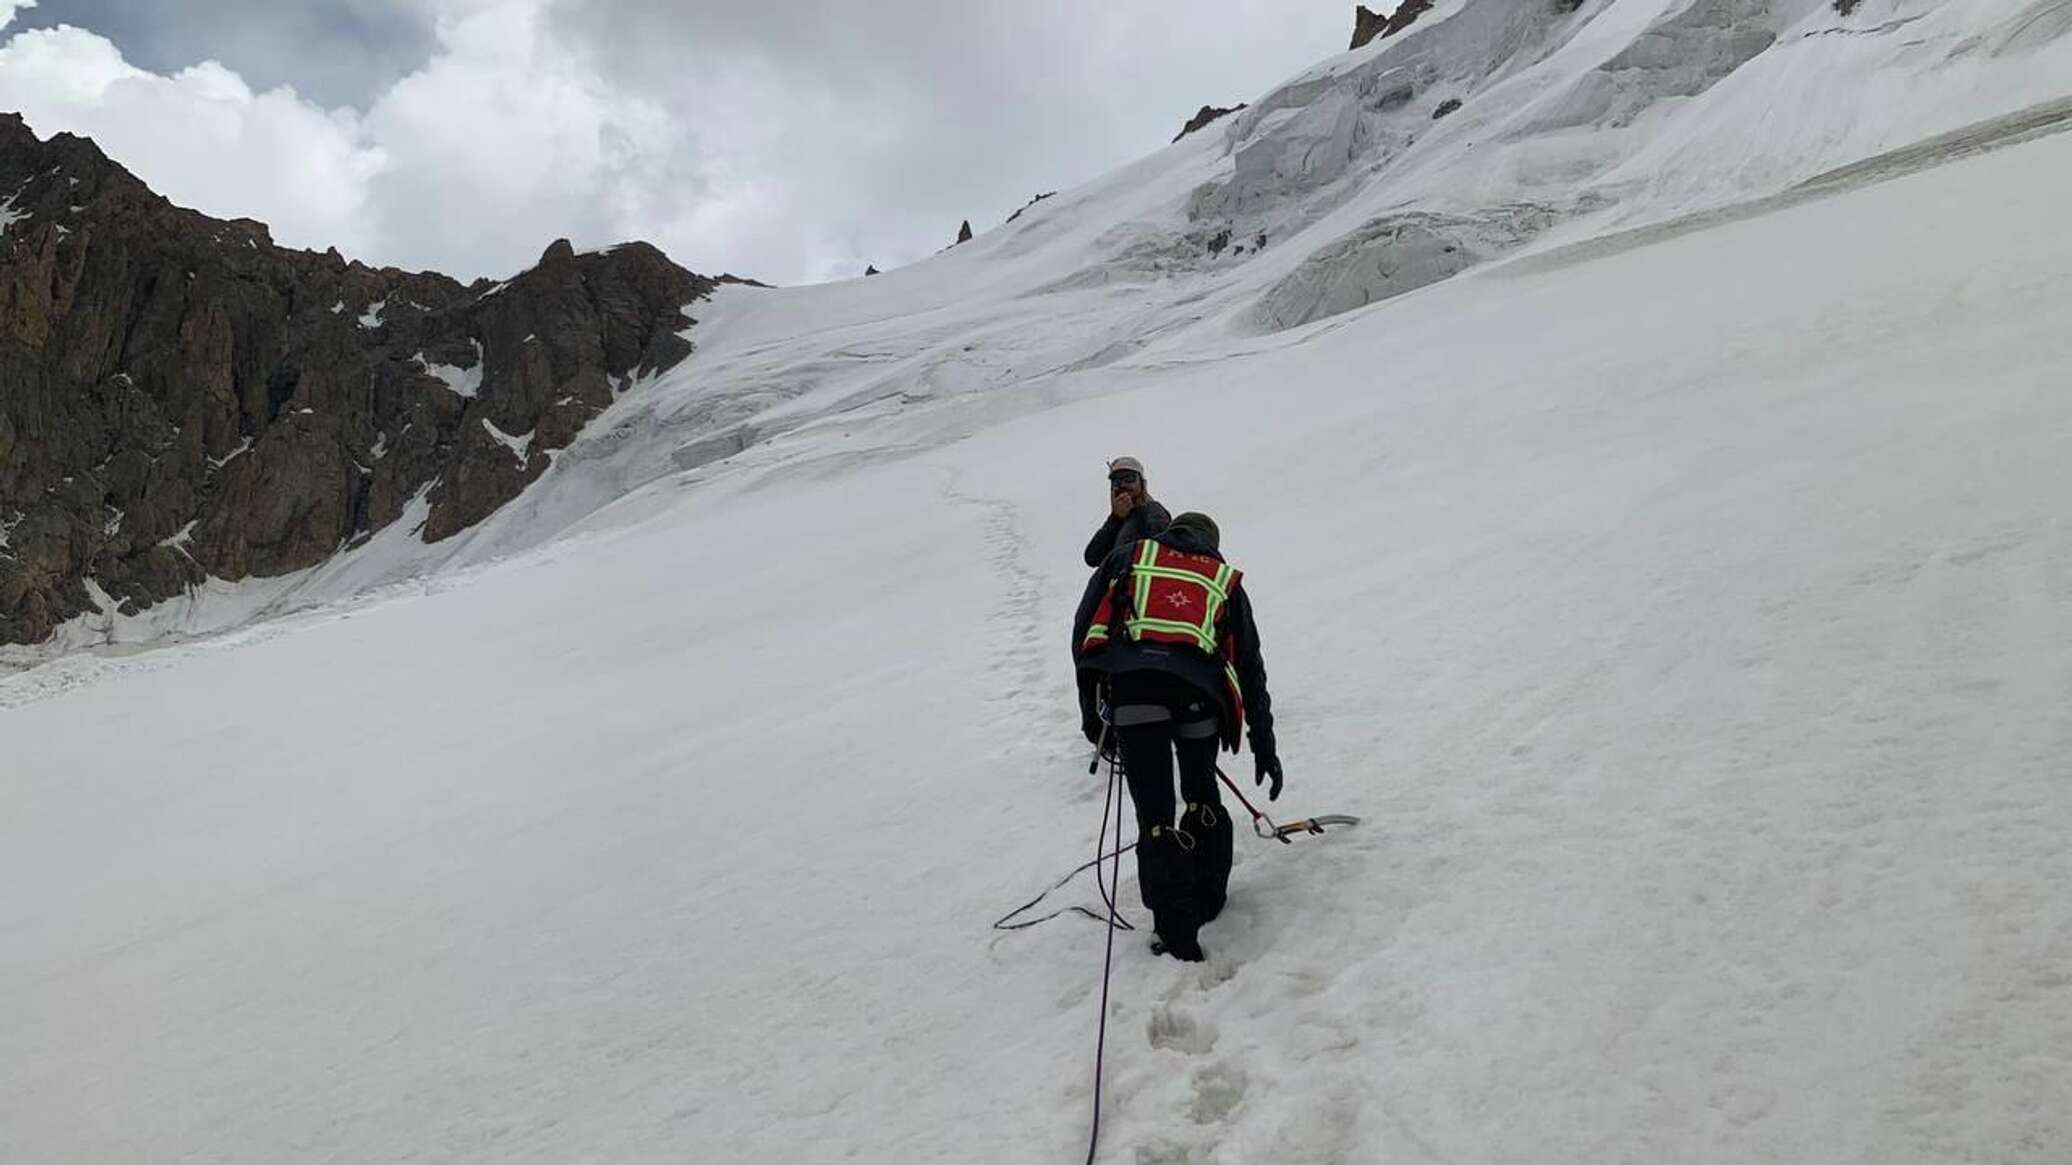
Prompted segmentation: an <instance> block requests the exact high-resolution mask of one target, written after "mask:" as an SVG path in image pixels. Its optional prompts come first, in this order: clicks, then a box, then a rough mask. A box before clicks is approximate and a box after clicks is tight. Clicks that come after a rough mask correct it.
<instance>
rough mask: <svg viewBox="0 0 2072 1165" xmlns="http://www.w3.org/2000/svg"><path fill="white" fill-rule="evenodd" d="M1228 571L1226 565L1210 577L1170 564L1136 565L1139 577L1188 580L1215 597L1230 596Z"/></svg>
mask: <svg viewBox="0 0 2072 1165" xmlns="http://www.w3.org/2000/svg"><path fill="white" fill-rule="evenodd" d="M1229 572H1230V568H1229V567H1227V566H1226V567H1224V568H1223V569H1222V570H1219V571H1217V572H1216V575H1215V577H1214V578H1211V577H1210V576H1208V575H1205V574H1202V573H1201V572H1199V571H1193V570H1182V569H1178V568H1175V567H1170V566H1138V567H1137V575H1138V577H1140V578H1142V577H1153V578H1169V579H1174V580H1176V581H1178V582H1190V583H1193V584H1195V585H1196V586H1200V587H1204V588H1206V589H1207V590H1208V592H1209V593H1210V594H1212V595H1215V596H1216V597H1217V598H1229V597H1230V579H1229Z"/></svg>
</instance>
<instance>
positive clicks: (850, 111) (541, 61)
mask: <svg viewBox="0 0 2072 1165" xmlns="http://www.w3.org/2000/svg"><path fill="white" fill-rule="evenodd" d="M1352 10H1353V5H1352V4H1351V3H1350V2H1346V0H1014V2H1007V0H178V2H173V0H38V2H36V3H23V2H21V0H0V109H10V110H19V111H20V112H21V113H22V114H23V115H24V116H25V117H26V118H27V119H28V121H29V124H30V125H31V126H32V127H33V128H34V129H35V130H36V131H37V132H38V133H39V134H42V135H43V136H46V137H48V136H49V135H50V134H52V133H54V132H57V131H59V130H69V131H71V132H74V133H81V134H86V135H88V136H91V137H92V138H94V139H95V140H96V141H97V142H99V143H100V145H101V147H102V148H103V149H104V150H106V151H107V152H108V153H109V154H110V155H111V156H112V157H114V158H115V159H116V160H117V161H119V162H122V163H123V164H124V165H126V166H128V167H129V168H130V169H131V170H133V171H135V172H136V173H137V174H138V176H140V177H141V178H143V179H144V180H145V181H146V182H149V183H150V184H151V185H152V186H153V187H154V188H156V189H157V190H158V191H159V192H160V193H162V194H165V195H166V196H167V197H169V198H171V199H173V200H174V201H175V202H178V203H181V204H182V205H186V206H192V207H195V208H197V209H199V210H203V211H206V212H208V213H210V214H215V215H219V216H224V217H229V216H237V215H243V216H249V217H252V218H258V219H262V220H264V221H266V222H268V223H270V224H272V226H273V228H274V237H275V238H276V239H277V240H279V241H280V242H283V243H287V244H292V245H295V246H305V247H313V248H322V247H325V246H331V245H336V246H337V247H338V248H339V249H340V250H342V251H344V252H346V253H347V254H348V255H352V256H354V257H356V258H362V259H365V260H367V261H369V262H372V263H377V264H395V265H398V266H404V267H411V268H434V269H438V270H443V271H446V272H447V273H449V274H452V275H455V276H458V277H460V278H462V279H468V278H472V277H474V276H477V275H493V276H494V275H504V274H509V273H510V272H512V271H515V270H518V269H520V268H523V267H525V266H528V265H530V264H531V263H532V261H533V260H534V259H535V258H537V257H538V255H539V252H540V251H541V250H542V249H544V248H545V246H546V244H547V243H548V242H549V241H551V240H552V239H554V238H555V237H557V236H568V237H570V238H572V239H573V240H575V242H576V244H577V245H578V246H579V247H580V246H596V245H602V244H605V243H609V242H615V241H619V240H622V239H629V238H642V239H648V240H650V241H652V242H655V243H657V244H659V245H660V246H662V247H663V248H664V249H666V250H667V251H668V252H669V253H670V254H671V255H672V256H673V257H674V258H675V259H676V260H677V261H678V262H680V263H682V264H684V265H685V266H687V267H690V268H692V269H693V270H697V271H702V272H707V273H718V272H719V271H722V270H731V271H734V272H736V273H738V274H743V275H752V276H756V277H759V278H762V279H766V280H770V281H772V282H780V283H794V282H804V281H813V280H821V279H830V278H842V277H846V276H853V275H857V274H860V273H861V272H862V270H863V266H864V264H866V263H876V264H877V265H878V266H880V267H890V266H894V265H897V264H900V263H904V262H909V261H912V260H913V259H916V258H919V257H921V256H924V255H927V254H929V253H930V252H933V251H935V250H936V249H938V248H940V247H941V246H943V245H944V244H946V243H948V242H949V241H950V239H951V237H952V236H953V235H954V234H955V232H956V229H957V224H958V222H959V221H960V220H962V219H965V218H969V219H970V220H971V222H972V225H973V227H974V228H976V229H978V230H981V231H982V230H985V229H986V228H987V227H990V226H992V225H995V224H997V223H999V222H1000V221H1001V220H1002V219H1003V218H1005V217H1006V216H1007V215H1008V214H1009V213H1011V212H1012V211H1013V210H1014V209H1015V208H1016V207H1018V206H1020V205H1021V204H1022V203H1024V202H1026V201H1027V200H1028V199H1029V196H1030V195H1032V194H1036V193H1038V192H1040V191H1046V190H1052V189H1057V188H1060V187H1066V186H1070V185H1073V184H1075V183H1078V182H1083V181H1085V180H1087V179H1089V178H1092V177H1095V176H1096V175H1098V174H1100V173H1102V172H1103V171H1105V170H1107V169H1109V168H1111V167H1113V166H1116V165H1118V164H1120V163H1123V162H1126V161H1129V160H1131V159H1133V158H1136V157H1139V156H1141V155H1143V154H1145V153H1148V152H1150V151H1151V150H1154V149H1157V148H1159V147H1160V146H1161V145H1163V144H1164V143H1165V142H1166V141H1167V140H1168V139H1169V138H1171V137H1172V135H1173V134H1174V132H1176V131H1177V130H1178V129H1179V126H1180V123H1181V122H1182V121H1183V120H1185V119H1186V117H1187V116H1188V115H1189V114H1191V113H1193V112H1194V110H1195V109H1196V107H1198V106H1200V105H1201V104H1202V103H1204V102H1214V103H1215V104H1219V105H1228V104H1234V103H1235V102H1238V101H1242V100H1248V99H1250V98H1252V97H1254V96H1256V95H1258V94H1259V93H1260V92H1262V91H1263V90H1265V89H1267V88H1268V87H1270V86H1271V85H1273V84H1274V83H1275V82H1277V81H1279V80H1281V79H1283V78H1284V77H1286V76H1288V75H1289V74H1291V73H1293V72H1295V71H1297V70H1299V69H1302V68H1304V67H1306V66H1308V65H1310V64H1312V63H1314V62H1315V61H1318V60H1321V59H1323V58H1324V57H1327V56H1329V55H1331V54H1333V53H1335V52H1338V51H1340V50H1342V49H1343V48H1344V47H1345V43H1346V39H1347V37H1348V36H1350V34H1351V31H1352ZM10 18H11V19H10Z"/></svg>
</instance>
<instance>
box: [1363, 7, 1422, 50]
mask: <svg viewBox="0 0 2072 1165" xmlns="http://www.w3.org/2000/svg"><path fill="white" fill-rule="evenodd" d="M1431 10H1432V0H1403V2H1402V4H1400V5H1398V6H1397V8H1396V12H1395V15H1393V16H1389V17H1383V16H1382V15H1381V14H1380V13H1378V12H1370V11H1368V10H1367V6H1366V5H1364V4H1362V5H1359V6H1358V7H1356V8H1355V9H1354V10H1353V43H1352V47H1353V48H1361V47H1363V46H1365V45H1366V44H1368V43H1369V42H1371V41H1373V40H1374V39H1375V38H1376V37H1380V38H1382V39H1384V40H1386V39H1387V38H1389V37H1392V36H1394V35H1396V34H1397V33H1399V32H1401V31H1403V30H1404V29H1406V28H1409V27H1410V26H1411V25H1413V24H1415V23H1417V18H1418V17H1420V16H1423V15H1424V14H1425V13H1427V12H1430V11H1431Z"/></svg>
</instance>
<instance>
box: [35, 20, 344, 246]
mask: <svg viewBox="0 0 2072 1165" xmlns="http://www.w3.org/2000/svg"><path fill="white" fill-rule="evenodd" d="M6 15H7V16H8V17H9V18H10V19H11V18H12V17H13V15H14V13H13V11H11V10H10V11H8V12H7V13H6ZM0 108H7V109H13V110H18V111H20V112H21V114H22V115H23V116H24V117H25V118H27V119H28V122H29V124H30V125H31V126H32V127H34V128H35V129H36V130H37V132H39V133H42V134H45V135H49V134H51V133H53V132H56V131H58V130H66V131H70V132H72V133H77V134H82V135H85V136H87V137H91V138H93V139H94V140H95V141H96V142H97V143H99V145H100V146H101V148H102V149H103V150H105V151H106V152H107V153H108V154H109V155H110V156H111V157H114V158H115V159H117V160H118V161H120V162H122V163H123V164H124V165H125V166H128V167H129V168H130V169H131V170H132V171H134V172H135V173H137V174H138V175H139V176H140V177H142V178H144V180H145V181H147V182H149V183H150V184H151V185H152V186H153V187H154V188H155V189H157V190H158V191H159V193H161V194H164V195H165V196H166V197H168V198H170V199H172V200H173V201H174V202H177V203H180V204H182V205H185V206H193V207H196V208H197V209H201V210H205V211H208V212H210V213H213V214H218V215H224V216H237V215H243V216H251V217H257V218H261V219H264V220H266V221H268V222H269V223H271V224H272V225H273V227H274V229H275V232H276V237H277V238H280V239H282V240H283V241H288V242H293V243H296V244H298V245H304V246H315V247H324V246H329V245H333V244H336V245H337V246H339V247H341V248H345V249H361V248H365V247H367V246H368V245H370V244H371V243H372V242H373V240H372V239H371V238H370V237H369V234H368V230H367V225H366V216H365V192H366V184H367V181H368V180H369V179H370V178H371V177H372V176H373V175H374V174H375V173H376V172H378V171H379V170H380V169H381V168H382V166H383V164H384V156H383V154H382V151H381V150H380V149H379V148H377V147H375V146H373V145H371V144H369V143H367V142H366V141H365V140H364V139H363V137H362V134H361V133H360V130H359V128H358V125H357V119H356V118H355V117H354V116H353V114H352V113H350V112H349V111H341V112H337V113H327V112H326V111H324V110H321V109H318V108H317V107H315V106H313V105H311V104H309V103H308V102H306V101H303V100H302V99H300V98H299V97H297V96H296V95H295V93H294V91H293V90H290V89H276V90H273V91H271V92H268V93H262V94H255V93H253V92H252V91H251V89H250V88H248V87H247V86H246V85H245V83H244V82H243V81H242V80H240V79H239V78H238V77H237V75H236V74H234V73H232V72H230V71H229V70H228V69H225V68H224V67H223V66H221V65H219V64H216V63H215V62H213V61H209V62H203V63H202V64H199V65H196V66H194V67H192V68H189V69H183V70H181V71H180V72H179V73H176V74H174V75H172V76H170V77H165V76H159V75H157V74H154V73H148V72H145V71H144V70H141V69H138V68H135V67H133V66H131V65H130V64H128V63H127V62H126V61H124V60H123V59H122V54H121V53H120V52H118V51H116V48H115V46H114V45H112V44H110V43H109V42H108V41H107V40H105V39H103V38H101V37H99V36H96V35H95V34H93V33H91V32H87V31H85V30H84V29H78V28H72V27H69V26H59V27H57V28H50V29H36V30H31V31H28V32H22V33H18V34H16V35H15V36H13V37H12V38H10V39H9V40H8V41H7V43H6V44H5V45H4V46H0Z"/></svg>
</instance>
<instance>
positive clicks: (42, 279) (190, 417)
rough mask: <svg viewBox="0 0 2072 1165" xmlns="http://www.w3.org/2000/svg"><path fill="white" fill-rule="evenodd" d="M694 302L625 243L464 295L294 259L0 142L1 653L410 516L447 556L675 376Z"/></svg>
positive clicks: (57, 151) (115, 176)
mask: <svg viewBox="0 0 2072 1165" xmlns="http://www.w3.org/2000/svg"><path fill="white" fill-rule="evenodd" d="M712 287H713V281H712V280H708V279H706V278H704V277H702V276H698V275H694V274H692V273H690V272H688V271H685V270H683V269H682V268H680V267H678V266H676V265H675V264H674V263H672V262H670V261H669V259H668V258H667V257H665V256H664V255H663V254H662V253H661V252H660V251H658V250H656V249H655V248H653V247H651V246H648V245H647V244H644V243H630V244H626V245H624V246H619V247H614V248H611V249H610V250H608V251H604V252H597V253H587V254H579V253H577V252H576V251H575V250H574V248H572V247H571V246H570V245H569V244H568V242H567V241H566V240H562V241H557V242H556V243H554V244H553V245H552V246H550V247H548V248H547V250H546V253H545V254H543V255H542V256H541V257H540V262H539V264H538V265H537V266H535V267H533V268H532V269H531V270H529V271H526V272H524V273H522V274H520V275H517V276H515V277H513V278H512V279H510V280H508V281H505V282H502V283H494V284H493V283H491V281H489V280H479V281H477V282H476V283H475V284H474V285H473V286H463V285H462V284H460V283H458V282H456V281H455V280H452V279H449V278H447V277H445V276H443V275H437V274H430V273H412V272H405V271H399V270H396V269H393V268H385V269H376V268H371V267H368V266H366V265H364V264H362V263H357V262H348V261H347V260H346V259H345V258H343V257H342V256H341V255H339V254H338V252H337V251H336V250H332V251H327V252H324V253H321V254H319V253H316V252H311V251H298V250H290V249H287V248H282V247H278V246H275V245H274V243H273V240H272V238H271V237H270V236H269V234H268V232H267V228H266V227H265V226H264V225H263V224H261V223H257V222H253V221H251V220H248V219H237V220H232V221H228V222H225V221H221V220H217V219H212V218H209V217H207V216H205V215H201V214H198V213H196V212H194V211H190V210H184V209H181V208H179V207H176V206H174V205H173V204H172V203H170V202H168V201H166V200H165V199H164V198H161V197H159V196H158V195H156V194H154V193H152V192H151V190H150V189H149V188H147V187H146V186H145V185H144V184H143V183H142V182H141V181H139V180H138V179H137V178H135V177H134V176H133V175H131V174H130V173H129V172H128V171H126V170H124V169H123V168H122V167H121V166H119V165H117V164H115V163H114V162H112V161H110V160H109V159H108V158H107V157H106V156H105V155H103V154H102V153H101V151H100V150H99V149H98V148H97V147H95V145H94V144H93V143H92V142H91V141H88V140H86V139H84V138H78V137H73V136H70V135H66V134H59V135H56V136H55V137H53V138H51V139H50V140H49V141H47V142H45V141H40V140H38V139H37V137H36V136H35V134H34V133H33V132H31V131H30V129H29V128H28V127H27V126H26V125H25V124H24V123H23V122H22V120H21V118H20V117H18V116H14V115H0V643H10V642H11V643H21V642H35V641H38V640H41V639H43V638H44V637H46V636H48V635H49V634H50V632H51V630H52V629H53V628H54V627H55V626H56V625H57V624H58V623H60V622H63V621H64V620H66V619H68V618H71V617H72V616H75V615H78V614H80V613H82V612H86V611H91V610H95V609H97V608H98V607H99V606H100V605H101V603H102V602H103V601H112V602H114V603H116V604H118V605H119V606H120V609H122V610H124V611H128V612H135V611H136V610H138V609H140V608H142V607H146V606H149V605H151V604H152V603H155V602H157V601H159V600H162V599H165V598H168V597H171V596H173V595H177V594H179V593H180V592H181V591H182V590H183V589H184V588H186V587H187V586H189V585H190V584H194V583H198V582H200V581H202V580H203V579H204V578H207V577H209V576H214V577H218V578H227V579H238V578H245V577H249V576H254V575H277V574H282V573H286V572H289V571H294V570H297V569H300V568H303V567H307V566H311V565H314V564H316V563H318V562H321V561H323V560H324V559H326V558H328V557H330V556H331V555H333V554H335V553H336V552H338V551H339V550H341V549H345V548H347V547H350V546H353V545H355V544H357V543H358V542H360V541H362V540H364V539H366V538H368V537H369V536H371V535H372V534H373V533H374V532H376V531H378V530H381V529H382V528H383V527H385V526H387V525H389V524H390V523H393V522H395V521H396V520H397V519H398V518H400V517H401V516H402V515H403V514H404V513H405V511H406V509H407V508H408V507H409V506H410V503H411V502H412V500H413V499H415V498H418V497H420V496H422V498H423V500H424V503H425V509H424V517H423V526H422V534H423V537H425V538H426V539H427V540H437V539H441V538H445V537H448V536H451V535H452V534H454V533H456V532H458V531H460V530H463V529H465V528H467V527H468V526H470V525H472V524H474V523H476V522H478V521H480V520H481V519H483V518H484V517H486V516H488V515H489V514H490V513H491V512H493V511H494V510H496V509H497V508H498V507H499V506H501V505H503V504H504V503H505V502H507V501H509V500H510V499H511V498H513V497H515V496H517V494H518V493H519V491H521V490H523V489H524V488H525V486H527V485H528V484H530V483H531V482H532V481H533V480H535V479H536V478H538V477H539V475H540V474H541V473H543V472H545V470H546V467H547V461H548V458H547V454H548V452H549V451H551V450H554V449H558V448H561V447H563V446H565V445H567V444H568V443H569V442H570V441H571V440H572V439H573V438H574V437H575V435H576V432H577V431H578V430H579V429H580V428H581V427H582V426H583V424H584V423H585V422H587V421H588V420H589V419H590V418H591V417H593V416H595V415H596V414H597V413H598V412H599V411H600V410H602V409H603V408H604V407H605V406H606V405H608V404H610V403H611V401H612V399H613V398H614V396H615V395H616V394H617V393H618V392H620V391H623V390H624V388H625V387H626V386H627V385H628V384H629V383H630V382H631V381H632V380H633V379H636V378H638V377H639V376H642V375H644V374H647V373H650V372H654V371H657V370H660V369H664V368H667V367H669V366H671V365H673V364H675V363H676V362H678V361H680V360H682V359H683V357H684V356H685V355H687V354H688V353H689V352H690V344H689V342H688V341H686V340H684V339H683V338H682V337H681V336H679V335H678V333H679V332H680V331H682V330H683V329H684V328H685V327H687V326H688V325H689V323H690V322H691V321H690V320H689V319H687V318H686V317H685V316H684V315H683V314H682V310H683V308H684V307H685V306H686V305H688V304H689V303H691V302H692V301H694V300H696V299H699V298H701V297H703V296H705V295H707V294H709V293H710V291H711V289H712ZM95 592H99V596H98V597H97V596H96V594H95Z"/></svg>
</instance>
